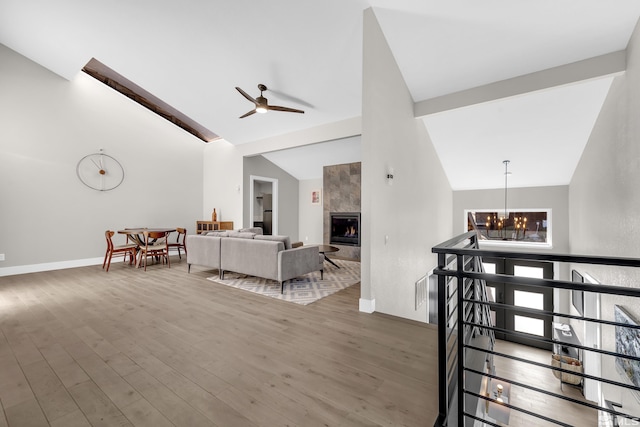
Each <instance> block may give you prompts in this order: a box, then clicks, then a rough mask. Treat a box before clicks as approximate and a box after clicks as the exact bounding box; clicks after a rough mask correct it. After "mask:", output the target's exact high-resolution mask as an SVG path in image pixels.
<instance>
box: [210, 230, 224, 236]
mask: <svg viewBox="0 0 640 427" xmlns="http://www.w3.org/2000/svg"><path fill="white" fill-rule="evenodd" d="M228 235H229V232H228V231H219V230H216V231H209V232H208V233H206V234H205V236H215V237H227V236H228Z"/></svg>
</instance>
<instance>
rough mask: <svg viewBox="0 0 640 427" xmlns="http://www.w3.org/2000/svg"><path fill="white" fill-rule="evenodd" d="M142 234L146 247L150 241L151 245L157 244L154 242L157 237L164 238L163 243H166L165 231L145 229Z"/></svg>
mask: <svg viewBox="0 0 640 427" xmlns="http://www.w3.org/2000/svg"><path fill="white" fill-rule="evenodd" d="M143 234H144V243H145V245H146V246H147V247H148V246H149V244H150V243H151V244H152V245H155V244H158V242H156V241H157V240H158V239H165V241H164V244H165V245H166V244H167V239H166V237H167V234H168V233H167V232H166V231H147V230H145V231H144V232H143Z"/></svg>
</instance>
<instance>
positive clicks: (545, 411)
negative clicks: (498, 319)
mask: <svg viewBox="0 0 640 427" xmlns="http://www.w3.org/2000/svg"><path fill="white" fill-rule="evenodd" d="M495 349H496V351H498V352H501V353H505V354H510V355H513V356H518V357H521V358H524V359H528V360H533V361H536V362H540V363H545V364H550V363H551V361H550V358H551V353H550V352H549V351H547V350H541V349H537V348H532V347H528V346H524V345H520V344H515V343H512V342H507V341H501V340H496V346H495ZM494 362H495V366H496V374H497V375H498V376H501V377H504V378H509V379H514V380H515V381H519V382H521V383H526V384H530V385H532V386H534V387H537V388H539V389H542V390H545V391H548V392H551V393H556V394H559V395H563V396H566V397H570V398H572V399H576V400H579V401H583V402H586V400H585V398H584V396H583V395H582V392H581V391H580V389H579V388H577V387H574V386H571V385H567V384H565V385H563V386H562V387H560V380H558V379H557V378H556V377H554V376H553V373H552V371H551V370H550V369H545V368H542V367H538V366H534V365H530V364H525V363H522V362H518V361H514V360H511V359H507V358H504V357H498V356H496V357H495V359H494ZM510 399H511V400H510V403H511V404H513V405H515V406H518V407H520V408H523V409H525V410H528V411H531V412H534V413H536V414H538V415H543V416H546V417H549V418H551V419H553V420H557V421H561V422H564V423H567V424H569V425H574V426H581V427H587V426H597V425H598V412H597V411H596V410H595V409H592V408H588V407H584V406H582V405H579V404H575V403H571V402H567V401H564V400H562V399H558V398H554V397H552V396H549V395H546V394H544V393H540V392H536V391H533V390H529V389H525V388H523V387H519V386H515V385H514V386H512V387H511V397H510ZM509 425H512V426H555V425H557V424H553V423H550V422H547V421H544V420H540V419H539V418H536V417H532V416H530V415H527V414H525V413H523V412H518V411H515V410H512V411H511V415H510V418H509Z"/></svg>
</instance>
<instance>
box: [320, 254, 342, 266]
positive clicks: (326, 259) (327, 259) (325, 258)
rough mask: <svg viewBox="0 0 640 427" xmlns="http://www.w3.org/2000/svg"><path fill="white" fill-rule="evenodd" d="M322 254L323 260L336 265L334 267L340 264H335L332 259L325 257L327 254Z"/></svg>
mask: <svg viewBox="0 0 640 427" xmlns="http://www.w3.org/2000/svg"><path fill="white" fill-rule="evenodd" d="M322 256H323V257H324V260H325V261H329V264H331V265H334V266H336V267H338V268H340V266H339V265H338V264H336V263H335V262H333V261H331V260H330V259H329V258H327V255H326V254H322Z"/></svg>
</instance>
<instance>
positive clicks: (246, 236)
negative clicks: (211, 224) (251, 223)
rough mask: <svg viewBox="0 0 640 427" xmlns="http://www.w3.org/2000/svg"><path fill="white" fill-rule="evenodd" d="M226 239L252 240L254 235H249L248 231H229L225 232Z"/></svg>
mask: <svg viewBox="0 0 640 427" xmlns="http://www.w3.org/2000/svg"><path fill="white" fill-rule="evenodd" d="M227 233H228V234H227V236H228V237H236V238H239V239H253V237H254V236H256V233H249V232H248V231H229V232H227Z"/></svg>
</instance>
